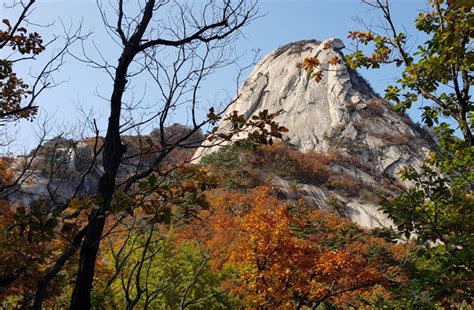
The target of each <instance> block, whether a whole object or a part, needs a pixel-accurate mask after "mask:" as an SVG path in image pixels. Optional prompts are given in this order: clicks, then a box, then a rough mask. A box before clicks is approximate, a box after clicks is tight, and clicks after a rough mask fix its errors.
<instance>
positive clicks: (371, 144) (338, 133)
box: [194, 38, 433, 178]
mask: <svg viewBox="0 0 474 310" xmlns="http://www.w3.org/2000/svg"><path fill="white" fill-rule="evenodd" d="M343 48H344V43H343V42H342V41H341V40H340V39H334V38H332V39H327V40H325V41H323V42H320V41H316V40H304V41H298V42H295V43H290V44H287V45H284V46H282V47H280V48H278V49H276V50H275V51H273V52H271V53H270V54H269V55H267V56H266V57H264V58H263V59H262V60H261V61H260V62H259V63H258V64H257V65H256V67H255V69H254V70H253V71H252V73H251V74H250V75H249V77H248V79H247V80H246V81H245V83H244V84H243V86H242V87H241V90H240V96H239V98H238V99H237V100H236V101H235V102H234V103H233V104H231V105H230V106H229V107H228V109H227V111H226V113H231V112H232V111H238V112H239V113H241V114H244V115H245V117H246V118H250V117H251V116H252V115H254V114H256V113H258V112H259V111H261V110H265V109H266V110H268V112H270V113H274V112H277V111H280V110H281V114H280V115H279V116H278V117H277V118H276V121H277V122H278V123H279V124H280V125H282V126H285V127H286V128H288V130H289V132H288V133H287V134H286V135H285V137H284V139H285V141H286V142H287V143H288V144H289V145H291V146H293V147H294V148H295V149H298V150H300V151H302V152H306V151H309V150H316V151H322V152H325V153H328V152H330V151H331V150H337V151H338V152H342V153H345V154H346V155H349V156H352V157H356V158H357V159H358V160H360V161H361V162H364V163H366V164H367V165H368V166H369V167H370V168H371V169H372V170H374V171H373V172H374V173H377V174H380V175H381V174H386V175H388V176H390V177H395V178H396V177H397V171H398V170H399V169H400V168H402V167H403V166H406V165H412V166H419V165H420V164H421V162H422V161H423V159H424V156H425V155H426V154H427V152H429V151H430V150H431V149H432V146H433V137H432V135H431V134H430V133H429V132H428V131H427V130H424V129H422V128H420V127H419V126H418V125H416V124H414V123H413V122H412V121H411V120H410V119H409V118H408V117H406V116H404V115H400V114H397V113H396V112H394V111H393V110H392V106H391V105H390V104H389V103H388V102H386V101H384V100H383V99H382V98H381V97H380V96H379V95H378V94H376V93H375V92H374V90H373V89H372V88H371V86H370V85H369V84H368V83H367V82H366V81H365V79H364V78H363V77H361V76H360V75H359V74H358V73H357V72H356V71H353V70H350V69H349V68H348V67H347V66H346V65H345V64H344V61H343V54H342V52H341V50H342V49H343ZM307 57H317V58H318V59H319V60H320V62H321V64H322V66H323V77H322V80H321V81H320V82H319V83H317V82H315V81H314V80H312V79H311V77H310V74H309V73H307V72H305V71H304V66H303V60H304V59H305V58H307ZM336 57H337V59H339V63H337V64H329V62H330V60H331V59H336ZM228 126H229V124H228V123H226V122H223V123H222V124H221V125H220V126H219V130H220V131H223V132H225V131H226V129H227V128H228ZM205 146H206V145H205ZM217 148H218V147H211V148H206V147H203V148H200V149H198V150H197V152H196V153H195V155H194V158H199V157H200V156H202V155H205V154H209V153H210V152H213V151H215V150H216V149H217ZM354 168H355V167H354Z"/></svg>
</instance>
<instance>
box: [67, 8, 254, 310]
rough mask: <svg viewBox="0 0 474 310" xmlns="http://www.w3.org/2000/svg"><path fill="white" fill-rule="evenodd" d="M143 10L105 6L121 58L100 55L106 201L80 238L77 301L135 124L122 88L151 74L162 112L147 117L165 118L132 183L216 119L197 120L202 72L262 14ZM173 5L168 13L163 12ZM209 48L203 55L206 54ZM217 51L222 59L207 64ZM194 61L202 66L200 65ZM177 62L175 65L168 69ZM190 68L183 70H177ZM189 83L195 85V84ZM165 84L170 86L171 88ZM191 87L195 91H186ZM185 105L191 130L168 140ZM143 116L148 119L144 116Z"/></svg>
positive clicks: (101, 191) (84, 302) (83, 296)
mask: <svg viewBox="0 0 474 310" xmlns="http://www.w3.org/2000/svg"><path fill="white" fill-rule="evenodd" d="M138 7H139V10H138V11H139V12H138V13H137V14H133V13H129V12H133V10H132V9H131V8H129V7H127V5H126V3H125V2H124V1H122V0H119V1H118V2H117V5H116V11H115V13H116V16H115V17H116V21H115V22H114V23H109V22H108V19H107V16H106V15H105V14H104V15H103V17H104V22H105V24H106V26H107V27H108V29H109V31H110V34H111V35H113V37H114V38H115V39H116V43H117V44H118V45H119V46H120V48H121V55H120V58H119V59H118V61H117V63H116V65H110V64H108V63H102V65H101V67H102V68H103V69H104V70H106V71H107V72H109V74H110V76H111V77H112V79H113V90H112V94H111V95H110V99H109V106H110V114H109V118H108V123H107V130H106V135H105V138H104V147H103V152H102V157H103V158H102V162H103V169H104V174H103V175H102V176H101V177H100V180H99V187H98V191H97V195H98V196H99V197H100V200H101V203H100V205H99V206H98V207H97V208H96V209H94V210H92V211H91V213H90V215H89V218H88V224H87V228H86V233H85V236H84V239H83V241H82V244H81V250H80V258H79V268H78V273H77V279H76V283H75V287H74V291H73V295H72V300H71V309H89V308H90V307H91V304H90V292H91V287H92V282H93V277H94V270H95V260H96V257H97V253H98V250H99V246H100V241H101V238H102V234H103V230H104V224H105V219H106V216H107V213H108V211H109V209H110V207H111V205H112V201H113V197H114V191H115V190H116V185H117V176H118V173H119V169H120V167H121V165H122V164H123V158H124V154H125V153H126V151H127V147H126V145H125V144H124V143H123V141H122V140H123V133H124V132H126V131H127V130H129V129H131V128H132V127H134V126H136V124H132V123H129V122H127V120H125V122H124V120H123V116H124V110H125V109H126V107H127V106H126V105H125V104H124V94H125V92H126V91H127V86H129V85H130V83H131V81H132V80H133V78H134V77H135V76H136V75H139V74H141V73H143V72H148V73H149V74H151V76H152V77H153V79H154V80H155V81H156V84H157V86H158V89H159V91H160V92H162V95H163V99H164V100H163V101H162V102H157V104H156V113H155V114H154V115H151V116H150V118H148V119H146V120H144V121H143V122H149V121H152V120H154V119H158V120H159V129H160V135H161V137H160V144H161V145H160V149H159V152H158V153H157V155H156V158H155V160H154V162H153V163H152V164H151V166H150V167H148V168H147V169H144V170H142V171H139V172H137V173H135V174H133V175H132V176H131V177H130V178H128V180H127V181H126V182H125V183H124V184H125V185H124V188H125V189H126V190H129V189H131V188H132V187H133V185H134V184H135V183H136V182H138V181H139V180H141V179H143V178H146V177H148V176H149V175H151V174H152V173H153V172H154V171H156V169H157V167H158V166H159V164H160V163H161V162H162V161H163V159H164V158H165V157H166V156H167V155H168V154H169V153H170V152H171V151H172V150H173V149H175V148H176V147H178V146H180V145H185V141H186V140H187V139H188V138H189V137H190V135H191V134H192V133H194V132H196V131H197V130H199V129H200V128H202V127H203V126H205V125H206V124H208V123H209V122H210V120H209V119H204V120H201V121H200V120H199V119H198V117H197V115H196V113H197V110H198V106H199V102H198V98H197V91H198V89H199V86H200V83H201V81H202V79H203V77H204V76H205V75H207V74H210V73H212V72H213V71H214V70H215V69H217V68H218V67H219V65H218V64H219V63H222V61H221V60H219V57H220V56H219V55H222V53H223V52H224V51H225V50H226V49H227V48H229V47H230V46H231V45H230V44H232V43H233V41H234V40H235V39H236V38H237V37H238V36H239V35H240V30H241V29H242V27H244V26H245V25H247V24H248V23H249V22H250V21H251V20H252V19H253V18H254V17H255V14H256V7H255V3H254V2H253V1H244V0H240V1H232V0H224V1H207V2H206V3H201V4H200V5H199V6H198V5H197V4H196V3H193V2H191V1H165V0H161V1H155V0H147V1H142V2H140V3H139V5H138ZM167 11H168V12H170V13H169V14H171V15H168V16H167V17H164V16H163V14H164V13H165V12H167ZM170 48H171V49H172V50H173V51H175V53H176V54H175V55H178V57H176V61H174V62H173V63H172V64H171V65H169V66H168V67H167V66H166V64H165V63H164V61H163V59H162V58H161V57H160V56H162V55H163V53H162V52H163V50H167V49H170ZM202 51H204V56H202V55H203V54H202ZM212 51H220V52H221V54H219V53H213V54H214V55H217V56H214V57H217V61H214V62H212V61H211V64H210V65H209V64H208V61H207V60H208V59H209V57H210V56H211V52H212ZM196 62H198V63H199V64H200V66H196ZM216 64H217V65H216ZM170 69H171V72H170ZM183 71H187V74H184V76H183V77H180V76H179V74H180V73H181V72H183ZM190 83H191V84H192V85H190ZM164 85H166V86H168V87H167V89H165V87H164ZM189 91H191V96H190V97H187V98H185V95H186V94H189V93H188V92H189ZM179 105H185V106H186V107H188V109H189V110H190V111H191V123H192V130H191V131H190V133H188V134H187V135H185V136H183V137H180V138H178V139H177V140H175V141H173V142H172V143H169V142H168V141H169V139H168V137H166V132H165V128H164V127H165V124H166V123H167V121H168V120H169V118H170V115H171V114H172V111H173V110H174V109H176V108H177V107H178V106H179ZM143 122H142V123H143Z"/></svg>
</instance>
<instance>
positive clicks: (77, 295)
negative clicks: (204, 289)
mask: <svg viewBox="0 0 474 310" xmlns="http://www.w3.org/2000/svg"><path fill="white" fill-rule="evenodd" d="M154 5H155V1H154V0H149V1H148V2H147V4H146V6H145V8H144V10H143V18H142V20H141V22H140V24H138V26H137V29H136V31H135V32H134V34H133V35H132V36H131V37H130V39H129V40H128V41H126V42H124V47H123V51H122V55H121V56H120V58H119V60H118V66H117V69H116V71H115V80H114V88H113V91H112V96H111V98H110V116H109V120H108V125H107V134H106V136H105V141H104V153H103V165H104V175H103V176H102V177H101V178H100V181H99V190H98V197H100V198H101V204H100V206H99V208H98V209H94V210H93V211H92V213H91V215H90V216H89V223H88V227H87V232H86V236H85V237H84V241H83V242H82V246H81V253H80V257H79V269H78V272H77V278H76V283H75V286H74V291H73V293H72V297H71V309H72V310H85V309H90V308H91V302H90V295H91V290H92V282H93V280H94V270H95V263H96V258H97V253H98V251H99V245H100V240H101V238H102V233H103V230H104V224H105V218H106V213H107V211H108V210H109V209H110V205H111V203H112V198H113V194H114V190H115V181H116V180H115V179H116V177H117V173H118V169H119V167H120V162H121V160H122V157H123V154H124V153H125V151H126V147H125V146H124V145H123V144H122V141H121V137H120V113H121V109H122V97H123V94H124V92H125V88H126V84H127V74H128V68H129V66H130V63H131V62H132V61H133V58H134V57H135V55H136V54H137V53H138V52H140V50H139V47H140V41H141V39H142V37H143V34H144V32H145V30H146V28H147V26H148V23H149V22H150V20H151V17H152V15H153V7H154Z"/></svg>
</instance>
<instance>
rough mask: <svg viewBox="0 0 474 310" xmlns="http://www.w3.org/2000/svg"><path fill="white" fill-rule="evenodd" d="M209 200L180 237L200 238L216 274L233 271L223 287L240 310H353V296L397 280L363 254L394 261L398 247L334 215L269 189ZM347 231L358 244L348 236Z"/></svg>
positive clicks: (391, 268) (391, 270) (394, 270)
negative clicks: (379, 252)
mask: <svg viewBox="0 0 474 310" xmlns="http://www.w3.org/2000/svg"><path fill="white" fill-rule="evenodd" d="M210 198H211V199H210V200H211V201H212V203H211V205H212V206H213V208H211V210H210V211H206V212H207V213H206V214H205V216H203V217H201V220H200V221H197V222H195V223H194V224H191V225H189V226H187V228H186V229H184V230H183V231H186V232H187V233H184V234H181V237H182V238H192V235H194V236H200V237H202V238H203V239H201V241H202V243H203V244H205V246H206V247H207V248H208V249H209V251H210V252H211V253H212V257H213V266H214V268H216V269H218V270H219V269H223V268H232V269H234V270H235V274H236V276H235V277H233V278H230V279H229V280H228V281H226V282H225V287H224V288H225V289H226V290H228V291H229V292H231V293H232V294H234V295H236V296H239V297H241V298H242V300H243V303H244V304H245V305H246V306H249V307H252V308H265V309H269V308H270V309H272V308H278V309H293V308H295V307H297V306H303V305H306V306H315V305H317V304H319V303H321V302H323V301H330V302H332V303H335V304H337V305H340V306H343V305H348V304H349V303H350V304H357V301H356V299H357V298H356V297H357V296H359V295H360V296H366V298H370V296H371V294H372V293H377V294H380V293H381V292H382V293H383V294H388V292H387V291H386V290H385V289H384V288H383V286H384V285H387V284H388V282H389V281H396V280H397V279H395V275H397V274H398V275H399V277H401V276H400V275H401V273H400V268H399V267H398V266H397V265H395V264H391V265H390V264H386V263H385V262H384V261H383V258H380V257H373V256H370V255H369V254H370V252H371V251H372V250H373V248H374V247H383V248H384V249H386V250H387V251H388V252H389V253H390V255H392V256H393V257H394V258H400V256H401V255H403V248H402V247H401V246H397V245H393V244H387V243H386V242H385V241H384V240H382V239H380V238H376V237H373V236H371V235H370V234H369V233H367V232H365V231H364V230H362V229H360V228H357V229H356V228H354V227H355V225H354V224H352V223H350V222H348V221H346V220H343V219H341V218H339V217H337V216H336V215H332V214H330V215H327V214H326V215H323V214H322V213H321V212H319V211H315V210H308V209H305V208H304V206H296V207H294V208H291V207H288V206H287V205H286V204H285V202H283V201H281V200H278V199H277V198H275V197H273V196H272V191H271V188H269V187H258V188H256V189H254V190H252V191H251V192H249V193H240V195H239V194H238V192H232V193H231V194H229V193H226V192H223V191H214V192H213V193H212V194H211V195H210ZM229 209H230V210H231V211H229ZM188 228H191V229H188ZM204 231H205V232H206V233H203V232H204ZM352 231H355V232H357V233H360V234H362V235H363V238H362V237H360V236H359V237H354V236H352V234H353V233H352ZM185 235H187V236H185ZM398 280H402V279H401V278H400V279H398Z"/></svg>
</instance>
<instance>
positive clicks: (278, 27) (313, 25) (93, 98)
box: [1, 0, 426, 152]
mask: <svg viewBox="0 0 474 310" xmlns="http://www.w3.org/2000/svg"><path fill="white" fill-rule="evenodd" d="M132 1H136V0H132ZM392 4H393V8H392V10H393V14H394V16H395V19H396V20H397V22H398V24H400V25H403V26H405V27H406V29H407V31H408V32H409V33H410V32H412V31H413V20H414V19H415V17H416V16H417V15H418V13H419V12H420V10H422V9H424V8H425V7H426V3H425V1H423V0H392ZM259 7H260V13H261V14H263V16H262V17H260V18H259V19H257V20H255V21H254V22H253V23H252V24H250V25H249V26H248V27H247V28H246V29H245V30H244V33H245V38H244V39H242V40H240V41H239V42H238V43H237V50H238V51H239V52H242V53H243V52H245V51H246V50H253V49H260V50H261V52H260V54H261V56H265V55H266V54H267V53H269V52H270V51H272V50H273V49H275V48H277V47H279V46H281V45H284V44H287V43H290V42H293V41H297V40H302V39H319V40H324V39H326V38H330V37H338V38H341V39H343V40H344V41H345V42H346V43H348V42H347V39H346V36H347V33H348V31H350V30H354V29H361V26H360V25H359V24H358V23H357V22H356V21H354V18H356V17H361V18H363V19H364V20H365V21H366V23H368V24H370V23H377V21H378V20H377V18H378V17H377V15H376V14H375V13H374V12H373V11H370V9H369V7H367V6H366V5H363V4H361V1H360V0H260V2H259ZM16 14H17V13H16V12H14V11H11V10H6V9H4V8H2V12H1V15H2V18H5V17H7V18H10V19H14V18H15V17H16ZM30 19H31V20H32V21H36V22H41V23H43V24H44V23H47V22H53V21H55V22H56V23H55V25H54V26H52V27H49V28H48V29H40V30H39V31H41V34H42V35H43V36H44V37H45V38H48V37H51V35H52V34H55V33H56V34H61V31H62V27H61V23H60V22H59V21H60V20H61V21H62V22H63V23H64V24H66V25H69V24H71V23H72V24H73V25H77V24H79V22H80V21H81V20H82V21H83V29H84V30H85V31H88V30H93V31H94V33H93V34H92V36H91V39H92V40H94V42H95V43H96V45H97V46H98V47H99V48H100V49H101V51H102V52H103V53H104V55H106V57H108V58H110V60H111V61H112V62H113V61H114V60H115V59H116V58H117V55H118V54H117V53H118V50H117V49H116V46H114V45H113V43H112V41H111V40H110V39H109V37H108V36H107V35H106V34H105V32H104V30H103V26H102V21H101V19H100V15H99V14H98V10H97V7H96V4H95V1H90V0H67V1H66V0H43V1H42V0H39V1H37V4H36V9H35V11H34V12H33V14H32V15H31V17H30ZM412 39H413V40H414V41H417V43H419V44H421V43H422V40H421V39H420V38H416V37H414V38H412ZM91 42H92V41H91V40H90V41H89V42H88V45H87V46H86V48H89V50H90V52H91V53H92V54H93V49H92V48H91ZM346 45H348V44H346ZM79 47H80V46H76V51H78V50H79ZM45 56H47V53H46V55H45ZM245 61H248V59H247V60H246V59H245V58H244V59H243V62H244V64H245ZM30 64H35V63H30ZM29 69H30V68H27V67H19V68H18V71H19V74H20V75H22V74H24V73H26V72H28V70H29ZM34 69H35V68H34V67H33V70H34ZM231 73H233V71H229V70H227V71H226V70H224V71H223V72H221V73H217V74H216V75H215V76H214V78H212V79H210V81H209V82H208V83H207V84H206V87H208V89H206V92H205V95H203V97H205V98H203V100H205V101H206V100H207V101H212V100H213V98H215V97H216V94H220V95H221V97H220V98H222V94H223V91H225V90H227V91H228V94H230V93H232V92H235V81H234V76H233V74H231ZM361 73H362V75H363V76H365V77H366V78H367V79H368V80H369V82H370V83H371V84H372V86H373V87H374V89H375V90H376V91H378V92H379V93H383V90H384V89H385V88H386V86H387V85H388V84H389V83H390V82H393V79H394V78H395V77H396V75H397V72H396V71H395V69H390V68H389V69H385V70H383V71H361ZM56 79H57V80H58V81H62V80H64V81H65V83H63V84H61V85H60V86H58V87H56V88H54V89H51V90H49V91H48V92H47V93H44V94H43V95H42V96H41V98H39V100H38V104H39V105H40V109H41V113H40V115H41V116H43V117H45V116H46V115H49V116H50V117H51V118H52V119H54V120H55V121H54V123H55V124H57V125H61V124H65V125H64V127H67V126H70V125H71V124H75V123H80V122H81V119H80V116H79V113H78V112H77V110H76V105H77V104H80V105H83V106H85V107H86V110H87V109H88V108H93V109H94V111H96V113H98V114H102V115H103V116H105V115H107V103H106V102H105V101H104V100H102V99H100V98H98V97H97V95H96V93H100V94H101V95H103V96H104V97H109V96H110V88H111V80H110V79H109V78H108V77H107V76H106V75H105V74H103V73H102V72H100V71H97V70H95V69H92V68H88V67H86V66H85V65H84V64H83V63H80V62H78V61H76V60H74V59H72V58H67V63H66V64H65V65H64V66H63V67H62V69H61V72H59V73H58V74H57V76H56ZM150 85H151V84H150ZM137 93H139V92H138V90H137ZM148 93H149V95H152V94H153V89H152V87H150V86H149V87H148ZM410 114H411V116H412V118H413V119H414V120H415V121H418V120H419V113H418V112H417V111H416V110H414V111H411V112H410ZM105 119H106V117H102V121H101V122H100V124H101V125H102V129H104V128H105V127H104V126H103V125H104V123H105V122H104V120H105ZM175 120H176V121H177V122H179V121H181V122H182V121H183V119H182V117H181V116H179V115H177V116H176V119H175ZM32 126H34V123H33V124H30V123H27V122H21V123H20V124H18V125H16V127H17V128H18V129H21V131H20V132H19V133H18V137H19V139H20V140H21V141H22V143H23V144H26V145H29V146H31V145H33V143H34V135H32V134H31V130H32V128H33V127H32ZM53 127H54V126H53ZM51 134H54V131H51ZM26 148H28V146H27V147H26ZM12 150H15V151H16V152H18V150H19V149H18V146H16V149H12Z"/></svg>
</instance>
